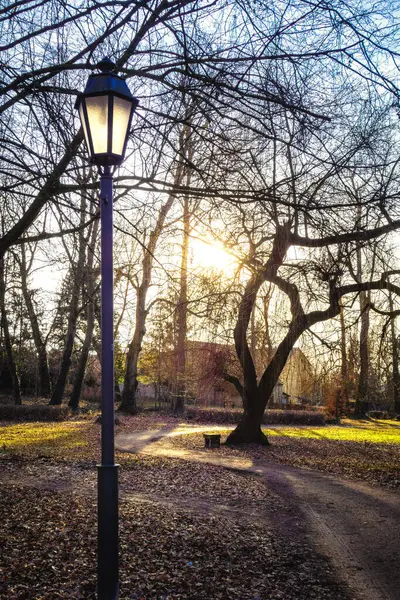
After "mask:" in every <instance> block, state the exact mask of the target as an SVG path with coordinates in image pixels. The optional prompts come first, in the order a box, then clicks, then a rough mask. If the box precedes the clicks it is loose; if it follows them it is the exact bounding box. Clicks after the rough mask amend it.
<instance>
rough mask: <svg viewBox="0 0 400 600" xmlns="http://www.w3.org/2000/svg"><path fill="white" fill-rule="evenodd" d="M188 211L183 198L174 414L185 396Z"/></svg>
mask: <svg viewBox="0 0 400 600" xmlns="http://www.w3.org/2000/svg"><path fill="white" fill-rule="evenodd" d="M189 236H190V213H189V198H188V197H187V196H185V198H184V200H183V241H182V258H181V272H180V291H179V301H178V307H177V342H176V383H177V385H176V396H175V398H174V406H173V412H174V414H182V413H183V411H184V408H185V396H186V380H185V375H186V336H187V300H188V298H187V278H188V277H187V276H188V274H187V268H188V258H189Z"/></svg>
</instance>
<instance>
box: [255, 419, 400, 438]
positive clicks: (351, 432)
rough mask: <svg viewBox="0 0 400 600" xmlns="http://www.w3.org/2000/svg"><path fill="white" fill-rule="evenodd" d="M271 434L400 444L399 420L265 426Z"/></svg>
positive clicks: (269, 434) (271, 435)
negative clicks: (310, 425) (300, 425)
mask: <svg viewBox="0 0 400 600" xmlns="http://www.w3.org/2000/svg"><path fill="white" fill-rule="evenodd" d="M264 431H265V433H266V434H267V435H268V436H270V437H274V436H286V437H293V438H309V439H321V440H333V441H334V440H340V441H343V442H344V441H348V442H369V443H373V444H400V422H399V421H378V420H374V421H357V422H354V421H350V420H345V421H344V422H343V424H342V425H333V426H332V425H328V426H326V425H325V426H323V427H279V428H276V429H275V428H274V429H268V428H264Z"/></svg>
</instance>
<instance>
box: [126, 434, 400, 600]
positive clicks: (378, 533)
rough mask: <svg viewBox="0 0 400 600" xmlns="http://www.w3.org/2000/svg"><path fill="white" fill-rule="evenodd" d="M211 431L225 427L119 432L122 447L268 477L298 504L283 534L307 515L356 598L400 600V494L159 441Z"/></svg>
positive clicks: (296, 530) (298, 527)
mask: <svg viewBox="0 0 400 600" xmlns="http://www.w3.org/2000/svg"><path fill="white" fill-rule="evenodd" d="M211 429H214V430H218V429H221V427H214V428H210V427H201V428H199V427H190V428H181V429H172V428H171V429H168V428H164V429H161V430H154V431H148V432H136V433H135V432H134V433H132V434H124V435H120V436H118V437H117V439H116V445H117V448H118V449H119V450H121V451H126V452H141V453H144V454H151V455H158V456H160V455H162V456H168V457H171V458H181V459H184V460H192V461H201V462H207V463H210V464H216V465H219V466H223V467H226V468H228V469H235V470H241V471H246V472H250V473H254V474H255V475H259V476H262V477H264V478H265V480H266V483H267V485H268V487H269V488H270V489H271V490H272V491H273V492H274V493H276V494H278V495H279V496H281V497H282V498H284V499H285V500H286V501H287V502H289V504H290V505H291V506H292V507H293V512H292V513H290V512H289V513H287V512H285V513H284V514H282V518H281V519H280V522H279V524H278V527H279V528H281V529H282V533H285V535H288V534H290V535H303V534H304V527H303V526H302V523H299V518H300V519H304V521H305V522H306V524H307V525H308V526H307V528H306V530H307V531H309V532H311V538H312V541H313V542H314V544H315V545H316V546H317V548H318V549H319V550H321V551H322V552H323V553H324V554H325V555H327V556H329V557H330V559H331V560H332V562H333V564H334V566H335V567H336V569H337V572H338V575H339V576H341V577H343V578H344V579H345V581H346V582H347V583H348V585H349V586H350V589H351V590H352V594H353V597H354V600H399V598H400V569H399V568H398V564H399V560H400V549H399V542H398V540H399V539H400V493H399V492H388V491H385V490H382V489H380V488H375V487H372V486H370V485H368V484H365V483H359V482H354V481H349V480H345V479H343V478H339V477H333V476H329V475H322V474H320V473H316V472H313V471H308V470H305V469H297V468H294V467H288V466H285V465H281V464H271V463H269V464H268V463H266V462H263V461H256V462H253V461H251V460H246V459H240V458H229V457H226V456H224V457H222V456H220V455H219V454H218V451H210V452H209V453H204V452H192V451H189V450H184V449H171V448H166V447H165V448H163V446H162V444H161V445H160V443H158V444H154V443H153V442H155V441H159V440H161V439H162V438H163V437H166V436H168V437H170V436H174V435H181V434H187V433H198V432H202V431H210V430H211ZM223 429H224V430H226V428H225V427H224V428H223ZM303 525H304V523H303Z"/></svg>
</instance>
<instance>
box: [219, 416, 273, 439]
mask: <svg viewBox="0 0 400 600" xmlns="http://www.w3.org/2000/svg"><path fill="white" fill-rule="evenodd" d="M262 417H263V415H262V414H261V415H260V414H259V413H256V412H255V413H252V412H251V411H250V412H245V413H244V415H243V417H242V418H241V420H240V423H239V424H238V425H237V427H236V429H234V431H232V433H230V434H229V436H228V439H227V440H226V442H225V443H226V444H227V445H228V446H230V445H232V446H236V445H238V444H259V445H262V446H268V445H269V441H268V438H267V436H266V435H265V433H263V431H262V429H261V421H262Z"/></svg>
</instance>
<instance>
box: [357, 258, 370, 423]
mask: <svg viewBox="0 0 400 600" xmlns="http://www.w3.org/2000/svg"><path fill="white" fill-rule="evenodd" d="M357 280H358V281H362V256H361V248H357ZM359 301H360V319H361V329H360V344H359V351H360V372H359V377H358V386H357V394H356V405H355V410H354V416H355V417H356V418H357V419H364V418H365V417H366V413H367V410H368V395H369V349H368V334H369V306H368V303H369V296H368V293H367V292H364V291H363V292H360V296H359Z"/></svg>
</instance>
